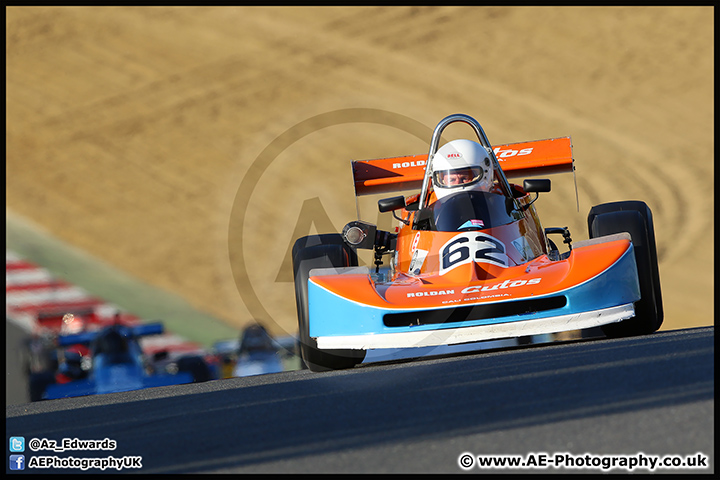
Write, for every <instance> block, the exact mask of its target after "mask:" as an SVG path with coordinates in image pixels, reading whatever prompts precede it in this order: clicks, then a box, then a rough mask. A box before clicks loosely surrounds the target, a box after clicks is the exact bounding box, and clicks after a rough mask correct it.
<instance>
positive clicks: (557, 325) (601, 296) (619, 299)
mask: <svg viewBox="0 0 720 480" xmlns="http://www.w3.org/2000/svg"><path fill="white" fill-rule="evenodd" d="M558 296H564V297H565V299H566V302H565V303H564V306H560V307H559V308H551V309H547V310H542V311H528V312H524V313H518V311H517V310H514V309H513V308H514V306H513V305H512V303H515V304H517V301H518V299H517V298H515V299H513V300H509V301H504V302H503V301H497V302H485V303H483V304H474V305H463V306H462V307H453V306H450V307H448V306H444V307H440V306H439V307H437V308H434V309H432V311H428V310H425V311H423V312H418V313H419V314H421V315H434V316H436V317H438V316H439V317H444V318H445V319H457V318H461V320H460V321H454V320H451V321H450V322H448V321H434V322H431V323H430V324H420V325H409V326H388V325H387V323H388V322H387V321H385V320H384V319H385V318H386V315H389V316H390V317H392V315H394V314H408V313H410V314H414V313H415V312H412V311H411V310H412V309H398V308H392V307H387V308H384V307H381V306H377V305H369V304H367V303H361V302H358V301H355V300H353V299H350V298H345V297H343V296H340V295H338V294H336V293H334V292H331V291H330V290H328V289H326V288H324V287H322V286H321V285H319V284H318V283H316V282H314V281H313V272H311V275H310V279H309V282H308V300H309V302H308V303H309V319H310V321H309V333H310V336H311V337H313V338H315V339H316V341H317V346H318V348H319V349H360V350H369V349H375V348H408V347H428V346H439V345H455V344H461V343H469V342H477V341H485V340H495V339H502V338H512V337H518V336H525V335H540V334H547V333H556V332H562V331H568V330H579V329H585V328H592V327H596V326H600V325H605V324H608V323H613V322H620V321H623V320H626V319H628V318H631V317H633V316H634V315H635V309H634V302H636V301H637V300H639V299H640V288H639V283H638V278H637V265H636V262H635V254H634V251H633V247H632V244H631V243H630V244H629V247H628V249H627V250H626V251H625V253H624V254H622V255H621V256H620V258H618V259H617V261H615V262H614V263H613V264H612V265H610V266H609V267H608V268H606V269H605V270H604V271H602V272H601V273H600V274H598V275H596V276H595V277H593V278H590V279H588V280H587V281H584V282H582V283H581V284H578V285H574V286H572V287H569V288H565V289H562V290H559V291H556V292H552V293H550V294H545V295H541V296H536V297H532V301H540V302H542V301H543V299H545V298H546V299H549V298H550V297H553V298H557V297H558ZM521 300H522V299H521ZM488 305H489V306H490V307H491V308H493V309H494V311H496V312H498V311H499V312H501V313H499V314H495V315H493V316H491V317H488V316H487V315H479V317H482V318H474V317H473V309H479V308H487V307H488ZM505 307H508V308H505ZM461 308H464V309H469V310H467V311H464V312H462V315H460V316H459V317H458V315H457V313H458V309H461ZM530 310H532V309H530ZM503 311H505V312H507V314H505V315H504V314H503V313H502V312H503ZM390 317H387V318H390Z"/></svg>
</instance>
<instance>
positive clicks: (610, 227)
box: [588, 201, 664, 338]
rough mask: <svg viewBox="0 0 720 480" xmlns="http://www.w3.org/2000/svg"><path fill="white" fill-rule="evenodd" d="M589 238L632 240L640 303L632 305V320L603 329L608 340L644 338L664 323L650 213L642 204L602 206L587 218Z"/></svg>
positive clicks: (624, 203) (633, 202) (594, 209)
mask: <svg viewBox="0 0 720 480" xmlns="http://www.w3.org/2000/svg"><path fill="white" fill-rule="evenodd" d="M588 231H589V235H590V238H596V237H601V236H604V235H612V234H615V233H621V232H628V233H629V234H630V236H631V238H632V244H633V249H634V251H635V261H636V263H637V269H638V279H639V281H640V297H641V298H640V300H638V301H637V302H635V317H633V318H630V319H628V320H625V321H622V322H619V323H611V324H608V325H604V326H603V327H602V330H603V333H604V334H605V336H607V337H610V338H617V337H630V336H635V335H647V334H650V333H653V332H655V331H657V330H658V329H659V328H660V326H661V325H662V322H663V316H664V314H663V306H662V295H661V291H660V273H659V270H658V259H657V249H656V245H655V229H654V227H653V219H652V212H651V211H650V208H649V207H648V206H647V205H646V204H645V203H644V202H641V201H625V202H613V203H605V204H602V205H598V206H595V207H593V208H592V209H591V210H590V213H589V214H588Z"/></svg>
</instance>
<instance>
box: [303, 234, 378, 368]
mask: <svg viewBox="0 0 720 480" xmlns="http://www.w3.org/2000/svg"><path fill="white" fill-rule="evenodd" d="M292 258H293V273H294V278H295V303H296V305H297V315H298V329H299V336H300V352H301V356H302V359H303V362H304V363H305V365H306V366H307V368H309V369H310V370H311V371H313V372H323V371H328V370H342V369H346V368H352V367H354V366H355V365H357V364H359V363H361V362H362V361H363V360H364V358H365V351H364V350H319V349H318V348H317V342H316V341H315V339H313V338H311V337H310V324H309V313H308V279H309V278H310V270H312V269H314V268H331V267H335V268H338V267H352V266H357V264H358V260H357V253H356V252H355V251H354V250H353V249H352V248H350V247H349V246H347V245H346V244H345V242H344V241H343V239H342V237H341V236H340V235H339V234H324V235H311V236H307V237H302V238H300V239H298V240H297V241H296V242H295V245H293V251H292Z"/></svg>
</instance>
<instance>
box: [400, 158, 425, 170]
mask: <svg viewBox="0 0 720 480" xmlns="http://www.w3.org/2000/svg"><path fill="white" fill-rule="evenodd" d="M424 166H425V160H418V161H414V160H413V161H412V162H402V163H393V166H392V168H394V169H395V168H410V167H424Z"/></svg>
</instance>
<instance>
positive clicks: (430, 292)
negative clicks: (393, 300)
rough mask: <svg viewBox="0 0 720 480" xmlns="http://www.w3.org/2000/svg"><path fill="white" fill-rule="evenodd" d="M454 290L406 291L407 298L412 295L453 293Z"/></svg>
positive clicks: (429, 295)
mask: <svg viewBox="0 0 720 480" xmlns="http://www.w3.org/2000/svg"><path fill="white" fill-rule="evenodd" d="M454 293H455V290H430V291H422V292H408V294H407V296H408V298H413V297H436V296H438V295H453V294H454Z"/></svg>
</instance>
